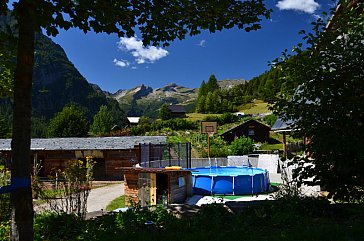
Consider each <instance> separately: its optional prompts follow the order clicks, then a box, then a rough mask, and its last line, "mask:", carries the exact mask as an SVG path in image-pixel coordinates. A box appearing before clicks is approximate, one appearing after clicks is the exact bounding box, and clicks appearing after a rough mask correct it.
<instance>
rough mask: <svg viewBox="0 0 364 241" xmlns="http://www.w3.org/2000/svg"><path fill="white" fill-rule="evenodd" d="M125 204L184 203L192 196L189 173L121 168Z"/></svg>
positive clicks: (180, 170)
mask: <svg viewBox="0 0 364 241" xmlns="http://www.w3.org/2000/svg"><path fill="white" fill-rule="evenodd" d="M121 171H122V172H123V173H124V193H125V204H126V206H130V205H131V204H132V203H133V202H135V203H138V202H140V204H141V205H142V206H148V205H157V204H171V203H184V202H185V201H186V199H187V197H190V196H191V195H192V175H191V171H189V170H183V169H177V170H175V169H167V168H142V167H129V168H128V167H125V168H121Z"/></svg>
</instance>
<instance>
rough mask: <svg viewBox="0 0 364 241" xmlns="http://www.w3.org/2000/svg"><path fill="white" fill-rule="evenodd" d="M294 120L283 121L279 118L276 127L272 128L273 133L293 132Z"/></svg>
mask: <svg viewBox="0 0 364 241" xmlns="http://www.w3.org/2000/svg"><path fill="white" fill-rule="evenodd" d="M293 124H294V122H293V120H287V121H283V120H282V118H278V119H277V120H276V122H275V123H274V125H273V126H272V131H274V132H283V131H292V130H293V127H292V126H293Z"/></svg>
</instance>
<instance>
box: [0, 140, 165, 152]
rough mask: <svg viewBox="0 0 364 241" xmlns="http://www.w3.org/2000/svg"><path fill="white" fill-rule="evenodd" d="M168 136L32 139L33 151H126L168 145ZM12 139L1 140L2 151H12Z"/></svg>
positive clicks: (0, 149)
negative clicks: (154, 145)
mask: <svg viewBox="0 0 364 241" xmlns="http://www.w3.org/2000/svg"><path fill="white" fill-rule="evenodd" d="M166 141H167V137H166V136H120V137H90V138H47V139H32V140H31V147H30V149H31V150H34V151H35V150H52V151H54V150H125V149H130V148H134V146H135V145H139V143H142V144H143V143H144V144H149V143H150V144H160V143H166ZM10 143H11V139H0V151H10V150H11V146H10Z"/></svg>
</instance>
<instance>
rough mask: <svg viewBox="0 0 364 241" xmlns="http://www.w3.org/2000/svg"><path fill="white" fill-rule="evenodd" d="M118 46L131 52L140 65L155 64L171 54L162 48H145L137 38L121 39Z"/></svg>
mask: <svg viewBox="0 0 364 241" xmlns="http://www.w3.org/2000/svg"><path fill="white" fill-rule="evenodd" d="M118 46H119V49H121V50H123V51H126V52H130V53H131V54H132V55H133V57H134V58H135V61H136V62H137V63H138V64H144V63H154V62H156V61H157V60H159V59H161V58H164V57H166V56H167V55H168V54H169V52H168V51H167V50H165V49H163V48H161V47H155V46H148V47H144V46H143V42H142V41H141V40H139V39H137V38H136V37H131V38H125V37H122V38H120V41H119V43H118Z"/></svg>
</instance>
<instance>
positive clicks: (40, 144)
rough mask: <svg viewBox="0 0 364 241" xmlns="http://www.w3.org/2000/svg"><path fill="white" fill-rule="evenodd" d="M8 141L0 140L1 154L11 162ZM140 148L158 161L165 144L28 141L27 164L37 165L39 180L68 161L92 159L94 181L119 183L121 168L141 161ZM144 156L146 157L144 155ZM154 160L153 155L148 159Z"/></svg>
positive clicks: (158, 140) (149, 139) (134, 139)
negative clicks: (35, 163)
mask: <svg viewBox="0 0 364 241" xmlns="http://www.w3.org/2000/svg"><path fill="white" fill-rule="evenodd" d="M10 143H11V139H0V153H1V155H2V156H3V157H5V158H6V159H7V162H8V165H10V160H11V148H10ZM141 145H143V149H146V148H148V151H147V153H152V154H154V155H155V158H159V156H161V155H162V153H156V152H163V149H162V148H160V146H161V145H166V137H165V136H121V137H92V138H47V139H32V140H31V156H30V160H29V161H30V163H31V164H32V163H34V162H38V163H39V162H40V163H41V165H42V168H41V170H40V173H39V176H40V177H48V175H49V174H50V173H51V171H52V170H53V169H60V170H64V169H65V168H66V166H67V163H68V161H70V160H83V159H85V158H86V157H87V156H92V157H93V160H94V161H95V162H96V163H95V166H94V178H95V179H96V180H121V179H122V178H123V173H121V172H120V170H118V168H121V167H131V166H133V165H135V164H136V163H140V162H141V161H142V160H141V158H142V157H141ZM154 149H155V150H154ZM144 156H145V155H144ZM147 158H148V160H152V161H153V158H154V157H153V156H149V155H148V156H147Z"/></svg>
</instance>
